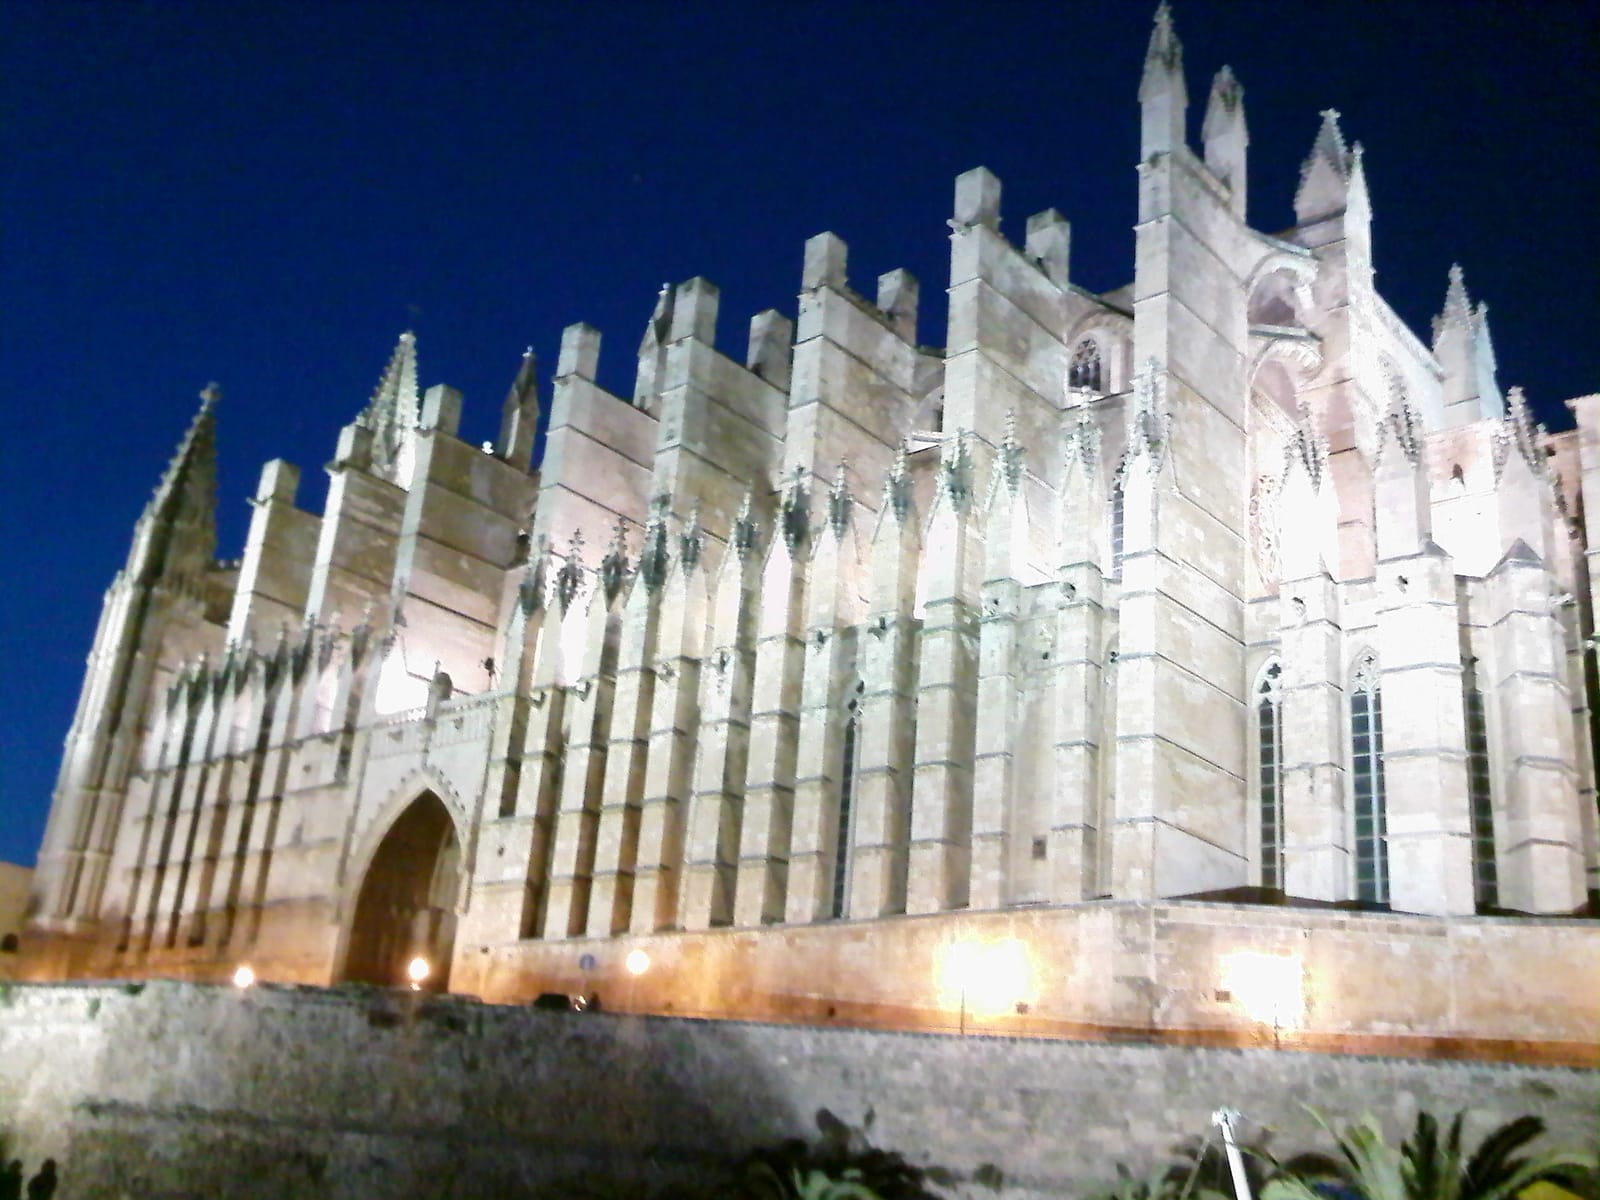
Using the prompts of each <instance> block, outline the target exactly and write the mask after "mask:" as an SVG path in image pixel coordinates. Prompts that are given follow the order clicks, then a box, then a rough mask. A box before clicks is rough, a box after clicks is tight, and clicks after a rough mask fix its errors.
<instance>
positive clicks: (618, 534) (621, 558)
mask: <svg viewBox="0 0 1600 1200" xmlns="http://www.w3.org/2000/svg"><path fill="white" fill-rule="evenodd" d="M627 579H628V522H627V521H626V520H625V519H623V518H622V517H618V518H617V524H616V527H615V528H614V529H613V530H612V532H611V545H610V546H608V547H607V548H606V553H605V557H604V558H602V559H601V560H600V586H601V587H602V588H603V589H604V590H605V594H606V603H607V604H609V603H611V602H612V601H613V600H615V599H616V598H617V595H618V593H620V592H621V591H622V585H623V584H624V583H626V582H627Z"/></svg>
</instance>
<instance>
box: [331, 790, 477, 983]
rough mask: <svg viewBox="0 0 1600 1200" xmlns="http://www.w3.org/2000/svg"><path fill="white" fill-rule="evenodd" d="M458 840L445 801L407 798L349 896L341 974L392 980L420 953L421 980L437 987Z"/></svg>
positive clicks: (401, 979) (451, 911)
mask: <svg viewBox="0 0 1600 1200" xmlns="http://www.w3.org/2000/svg"><path fill="white" fill-rule="evenodd" d="M460 875H461V846H460V842H459V841H458V839H457V837H456V826H455V822H454V821H452V820H451V819H450V812H449V810H448V809H446V808H445V806H444V802H443V801H442V800H440V799H439V797H437V796H435V795H434V794H433V793H432V792H424V793H422V795H420V796H418V797H417V798H416V799H415V800H413V801H412V802H411V804H410V805H408V806H407V808H406V810H405V811H404V812H402V813H401V814H400V816H399V818H398V819H397V820H396V821H395V823H394V824H393V825H391V826H390V827H389V832H388V833H386V834H384V836H383V841H381V842H380V843H379V844H378V849H377V852H376V853H374V854H373V856H372V862H371V864H370V865H369V866H368V867H367V874H366V878H365V879H363V880H362V881H361V891H360V893H359V895H358V896H357V897H356V907H355V915H354V916H353V917H352V919H351V922H350V938H349V943H348V946H347V948H346V951H345V963H344V972H343V975H342V978H343V979H345V980H349V981H353V982H357V983H375V984H379V985H382V986H386V987H396V986H401V985H404V984H406V983H407V982H408V978H407V975H406V968H407V967H408V966H409V964H410V963H411V960H412V959H414V958H419V957H420V958H424V959H426V960H427V962H428V966H429V968H430V973H429V975H428V979H427V982H426V983H425V984H424V985H423V986H424V987H426V988H428V989H429V990H430V991H444V990H445V989H446V988H447V987H448V986H449V983H450V956H451V952H452V951H453V949H454V947H455V935H456V913H455V902H456V892H457V888H458V886H459V884H460Z"/></svg>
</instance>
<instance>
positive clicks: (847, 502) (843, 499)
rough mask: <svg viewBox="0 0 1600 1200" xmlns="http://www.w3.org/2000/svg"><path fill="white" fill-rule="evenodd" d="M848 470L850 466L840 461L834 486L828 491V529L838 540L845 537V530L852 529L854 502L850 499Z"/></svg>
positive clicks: (835, 473) (834, 475) (834, 478)
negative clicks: (852, 506)
mask: <svg viewBox="0 0 1600 1200" xmlns="http://www.w3.org/2000/svg"><path fill="white" fill-rule="evenodd" d="M848 469H849V464H848V463H846V462H845V461H844V460H843V459H840V460H839V469H838V470H837V471H835V472H834V474H833V486H832V487H831V488H829V489H828V527H829V528H830V529H832V530H833V536H834V537H836V538H842V537H844V534H845V530H846V529H848V528H849V527H850V507H851V505H852V504H853V503H854V501H853V500H852V499H851V497H850V481H849V479H848V477H847V474H848Z"/></svg>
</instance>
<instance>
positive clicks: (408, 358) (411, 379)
mask: <svg viewBox="0 0 1600 1200" xmlns="http://www.w3.org/2000/svg"><path fill="white" fill-rule="evenodd" d="M421 413H422V401H421V396H420V393H419V392H418V389H417V338H416V335H415V334H413V333H412V332H411V331H410V330H409V329H408V330H406V332H404V333H402V334H401V335H400V340H399V342H398V343H397V344H396V345H395V348H394V353H393V354H391V355H390V356H389V365H388V366H386V367H385V368H384V370H383V377H382V378H381V379H379V380H378V386H377V388H376V389H375V390H374V391H373V393H372V399H371V400H370V401H368V402H367V407H366V408H364V409H362V411H361V415H360V416H358V417H357V418H356V424H358V425H362V426H365V427H366V428H367V429H370V430H371V431H372V465H373V469H374V471H376V472H377V473H378V474H380V475H383V476H384V477H385V478H387V479H390V480H392V481H393V482H395V483H398V484H400V486H401V487H406V486H408V485H409V484H410V482H411V471H412V468H413V465H414V455H415V448H414V447H413V445H412V442H411V436H412V434H413V432H414V431H415V430H416V428H417V423H418V421H419V420H420V419H421Z"/></svg>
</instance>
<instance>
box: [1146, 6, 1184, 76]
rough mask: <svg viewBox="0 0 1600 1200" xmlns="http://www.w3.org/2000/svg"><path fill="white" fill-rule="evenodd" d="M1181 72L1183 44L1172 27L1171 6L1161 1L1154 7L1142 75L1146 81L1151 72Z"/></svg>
mask: <svg viewBox="0 0 1600 1200" xmlns="http://www.w3.org/2000/svg"><path fill="white" fill-rule="evenodd" d="M1182 70H1183V43H1181V42H1180V41H1178V32H1177V30H1176V29H1174V28H1173V26H1172V6H1171V5H1170V4H1168V3H1167V0H1161V3H1160V4H1159V5H1157V6H1156V15H1155V21H1154V24H1153V26H1152V28H1151V30H1150V44H1149V45H1148V46H1147V47H1146V48H1145V52H1144V73H1145V78H1146V79H1147V80H1148V79H1149V78H1150V76H1151V73H1152V72H1155V71H1164V72H1168V73H1170V72H1175V71H1182Z"/></svg>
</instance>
